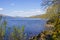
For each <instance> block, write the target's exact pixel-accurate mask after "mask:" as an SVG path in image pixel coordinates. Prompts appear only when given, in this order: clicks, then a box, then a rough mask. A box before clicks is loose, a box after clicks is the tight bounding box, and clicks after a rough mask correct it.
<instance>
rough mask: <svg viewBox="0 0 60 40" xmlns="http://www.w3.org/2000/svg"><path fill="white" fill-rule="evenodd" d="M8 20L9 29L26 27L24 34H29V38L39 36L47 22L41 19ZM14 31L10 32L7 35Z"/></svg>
mask: <svg viewBox="0 0 60 40" xmlns="http://www.w3.org/2000/svg"><path fill="white" fill-rule="evenodd" d="M6 20H7V27H11V28H13V27H14V26H16V27H19V28H21V27H22V26H24V27H25V30H24V32H25V33H26V34H27V36H28V37H31V36H34V35H37V34H39V33H40V32H41V31H43V30H44V29H45V23H46V20H44V19H40V18H6ZM11 31H12V30H10V31H8V29H7V33H6V34H7V35H9V33H10V32H11Z"/></svg>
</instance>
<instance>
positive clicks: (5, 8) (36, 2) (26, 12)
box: [0, 0, 44, 17]
mask: <svg viewBox="0 0 60 40" xmlns="http://www.w3.org/2000/svg"><path fill="white" fill-rule="evenodd" d="M43 13H44V10H42V6H41V0H0V14H3V15H8V16H19V17H30V16H35V15H40V14H43Z"/></svg>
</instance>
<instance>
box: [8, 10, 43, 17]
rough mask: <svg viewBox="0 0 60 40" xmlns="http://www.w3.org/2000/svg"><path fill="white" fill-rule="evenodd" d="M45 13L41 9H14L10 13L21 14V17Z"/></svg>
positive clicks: (12, 14)
mask: <svg viewBox="0 0 60 40" xmlns="http://www.w3.org/2000/svg"><path fill="white" fill-rule="evenodd" d="M40 14H43V12H42V11H41V10H40V9H35V10H29V11H13V12H11V13H9V14H8V15H10V16H19V17H30V16H35V15H40Z"/></svg>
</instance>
